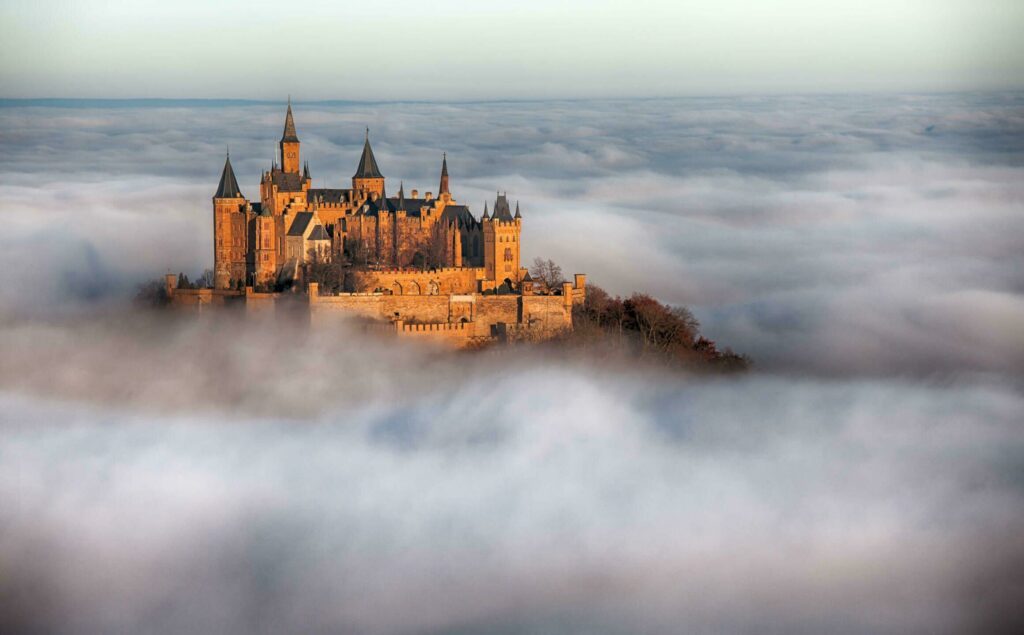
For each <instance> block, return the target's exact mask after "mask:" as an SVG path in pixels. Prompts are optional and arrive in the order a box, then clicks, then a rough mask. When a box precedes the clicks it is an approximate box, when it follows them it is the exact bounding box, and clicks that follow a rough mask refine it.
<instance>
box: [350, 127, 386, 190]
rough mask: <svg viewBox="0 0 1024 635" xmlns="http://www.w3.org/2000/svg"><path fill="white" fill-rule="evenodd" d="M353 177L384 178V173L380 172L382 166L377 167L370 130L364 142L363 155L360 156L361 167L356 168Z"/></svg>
mask: <svg viewBox="0 0 1024 635" xmlns="http://www.w3.org/2000/svg"><path fill="white" fill-rule="evenodd" d="M352 178H362V179H382V178H384V175H383V174H381V173H380V168H379V167H377V159H375V158H374V156H373V148H371V147H370V133H369V132H367V133H366V141H365V142H363V156H361V157H360V158H359V167H357V168H356V173H355V174H353V175H352Z"/></svg>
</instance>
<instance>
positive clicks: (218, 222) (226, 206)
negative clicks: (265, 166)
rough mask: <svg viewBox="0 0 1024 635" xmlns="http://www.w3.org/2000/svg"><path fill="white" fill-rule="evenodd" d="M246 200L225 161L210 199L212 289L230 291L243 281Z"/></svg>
mask: <svg viewBox="0 0 1024 635" xmlns="http://www.w3.org/2000/svg"><path fill="white" fill-rule="evenodd" d="M245 207H246V200H245V197H244V196H242V191H241V190H240V189H239V187H238V179H236V178H235V171H234V169H233V168H232V167H231V155H230V154H228V155H226V156H225V158H224V170H223V171H222V172H221V175H220V183H219V184H218V185H217V191H216V192H215V193H214V195H213V286H214V288H216V289H229V288H231V286H233V285H234V284H235V283H236V281H239V280H244V279H245V251H246V231H245V227H246V221H245V212H244V210H245Z"/></svg>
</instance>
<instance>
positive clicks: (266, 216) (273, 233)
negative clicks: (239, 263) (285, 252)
mask: <svg viewBox="0 0 1024 635" xmlns="http://www.w3.org/2000/svg"><path fill="white" fill-rule="evenodd" d="M276 220H277V219H275V218H274V215H273V214H271V213H270V210H268V209H267V208H266V207H264V208H262V209H261V210H260V213H259V215H258V216H257V217H256V218H255V223H256V231H255V232H254V235H255V241H256V244H255V249H254V250H253V252H254V254H253V255H254V262H253V269H254V273H255V277H256V280H255V284H256V285H269V284H273V283H274V281H275V279H276V278H277V223H276V222H275V221H276Z"/></svg>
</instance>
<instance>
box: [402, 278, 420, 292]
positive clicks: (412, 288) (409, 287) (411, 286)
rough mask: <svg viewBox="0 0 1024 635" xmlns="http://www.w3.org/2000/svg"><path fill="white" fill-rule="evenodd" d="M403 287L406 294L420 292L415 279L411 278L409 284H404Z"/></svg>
mask: <svg viewBox="0 0 1024 635" xmlns="http://www.w3.org/2000/svg"><path fill="white" fill-rule="evenodd" d="M405 287H406V289H405V293H406V295H419V294H420V285H419V283H418V282H416V281H415V280H413V281H412V282H410V283H409V284H407V285H405Z"/></svg>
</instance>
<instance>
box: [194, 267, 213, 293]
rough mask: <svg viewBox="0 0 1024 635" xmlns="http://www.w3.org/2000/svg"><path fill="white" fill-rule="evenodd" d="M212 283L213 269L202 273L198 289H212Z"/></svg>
mask: <svg viewBox="0 0 1024 635" xmlns="http://www.w3.org/2000/svg"><path fill="white" fill-rule="evenodd" d="M213 283H214V276H213V269H206V270H204V271H203V275H201V276H199V282H198V284H199V288H200V289H212V288H213Z"/></svg>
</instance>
